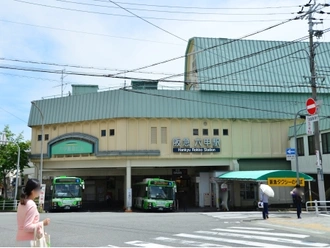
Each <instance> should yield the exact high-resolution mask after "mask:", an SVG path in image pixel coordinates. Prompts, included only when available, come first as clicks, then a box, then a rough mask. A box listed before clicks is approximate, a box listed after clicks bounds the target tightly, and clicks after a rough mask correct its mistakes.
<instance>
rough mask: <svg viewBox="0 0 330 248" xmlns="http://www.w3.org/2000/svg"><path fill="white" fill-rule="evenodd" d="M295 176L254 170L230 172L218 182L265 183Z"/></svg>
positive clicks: (284, 171) (300, 174) (310, 178)
mask: <svg viewBox="0 0 330 248" xmlns="http://www.w3.org/2000/svg"><path fill="white" fill-rule="evenodd" d="M296 176H297V174H296V172H295V171H291V170H256V171H231V172H227V173H225V174H222V175H221V176H219V179H220V180H235V181H257V182H258V181H267V179H268V178H296ZM299 177H300V178H304V180H305V181H314V179H313V178H312V177H311V176H309V175H307V174H305V173H299Z"/></svg>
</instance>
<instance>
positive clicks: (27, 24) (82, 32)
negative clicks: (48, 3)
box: [0, 19, 182, 46]
mask: <svg viewBox="0 0 330 248" xmlns="http://www.w3.org/2000/svg"><path fill="white" fill-rule="evenodd" d="M0 21H1V22H7V23H12V24H17V25H24V26H31V27H37V28H46V29H52V30H57V31H65V32H70V33H78V34H86V35H93V36H101V37H109V38H116V39H125V40H134V41H142V42H153V43H159V44H167V45H176V46H182V45H181V44H176V43H170V42H162V41H155V40H147V39H138V38H131V37H124V36H114V35H108V34H101V33H93V32H85V31H77V30H72V29H65V28H57V27H50V26H42V25H35V24H30V23H23V22H15V21H9V20H3V19H0Z"/></svg>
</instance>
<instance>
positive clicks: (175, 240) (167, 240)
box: [155, 237, 224, 247]
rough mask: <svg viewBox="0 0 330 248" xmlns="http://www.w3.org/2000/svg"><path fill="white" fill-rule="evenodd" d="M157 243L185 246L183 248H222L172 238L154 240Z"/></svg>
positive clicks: (215, 245)
mask: <svg viewBox="0 0 330 248" xmlns="http://www.w3.org/2000/svg"><path fill="white" fill-rule="evenodd" d="M155 240H157V241H163V242H169V243H175V244H177V245H178V244H180V245H186V246H185V247H191V246H197V247H224V246H223V245H217V244H211V243H202V242H198V241H193V240H183V239H173V238H166V237H158V238H155Z"/></svg>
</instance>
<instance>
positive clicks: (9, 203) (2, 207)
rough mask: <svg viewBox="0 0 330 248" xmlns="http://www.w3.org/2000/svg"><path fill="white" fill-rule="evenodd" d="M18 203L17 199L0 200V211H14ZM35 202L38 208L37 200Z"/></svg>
mask: <svg viewBox="0 0 330 248" xmlns="http://www.w3.org/2000/svg"><path fill="white" fill-rule="evenodd" d="M18 203H19V200H2V201H0V211H16V210H17V207H18ZM35 203H36V205H37V207H38V208H39V203H38V202H37V201H35Z"/></svg>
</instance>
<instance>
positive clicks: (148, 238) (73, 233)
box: [0, 211, 330, 248]
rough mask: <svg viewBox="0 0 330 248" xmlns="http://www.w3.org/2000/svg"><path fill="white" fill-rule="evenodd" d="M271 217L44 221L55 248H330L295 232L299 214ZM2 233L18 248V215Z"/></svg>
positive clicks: (118, 216) (1, 226)
mask: <svg viewBox="0 0 330 248" xmlns="http://www.w3.org/2000/svg"><path fill="white" fill-rule="evenodd" d="M270 216H271V217H270V219H268V220H266V221H265V220H262V219H261V213H260V212H257V211H256V212H209V213H200V212H199V213H196V212H195V213H136V212H133V213H105V212H103V213H96V212H94V213H91V212H85V213H47V214H41V219H44V218H47V217H49V218H51V225H50V226H49V227H46V231H47V232H48V233H49V234H51V243H52V246H53V247H63V246H64V247H84V246H91V247H153V248H154V247H155V248H168V247H223V246H226V247H257V246H258V247H330V246H329V244H330V240H329V238H328V237H329V236H326V235H322V232H323V231H314V232H313V231H311V230H310V229H309V232H305V231H304V230H302V229H301V228H299V227H298V228H297V227H295V226H290V223H292V224H294V223H295V221H298V220H296V219H294V216H295V214H294V213H275V212H274V213H271V215H270ZM308 218H310V219H309V220H310V221H312V220H313V219H316V218H319V217H313V216H309V217H307V215H306V214H304V215H303V219H302V221H303V222H302V223H305V224H306V225H309V224H310V222H308ZM322 218H323V219H324V218H328V217H322ZM322 218H320V219H319V220H318V221H321V219H322ZM280 221H283V222H280ZM299 221H300V220H299ZM322 221H324V222H326V221H325V220H322ZM318 223H319V222H318ZM319 224H322V223H319ZM266 225H267V226H266ZM0 230H1V232H0V240H1V243H0V246H9V247H11V246H14V245H15V241H14V238H15V233H16V214H15V213H0Z"/></svg>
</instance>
